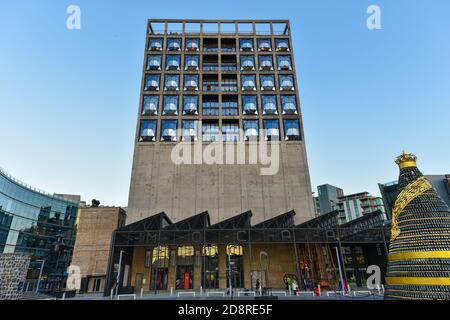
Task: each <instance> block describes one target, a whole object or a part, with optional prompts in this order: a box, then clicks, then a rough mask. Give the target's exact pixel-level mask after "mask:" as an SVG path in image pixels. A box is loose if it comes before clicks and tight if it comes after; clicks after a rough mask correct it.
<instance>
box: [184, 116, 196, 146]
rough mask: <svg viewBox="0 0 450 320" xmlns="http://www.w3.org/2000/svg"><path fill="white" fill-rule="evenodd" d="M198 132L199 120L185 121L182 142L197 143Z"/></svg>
mask: <svg viewBox="0 0 450 320" xmlns="http://www.w3.org/2000/svg"><path fill="white" fill-rule="evenodd" d="M197 130H198V121H197V120H183V130H182V140H183V141H197V139H198V134H197Z"/></svg>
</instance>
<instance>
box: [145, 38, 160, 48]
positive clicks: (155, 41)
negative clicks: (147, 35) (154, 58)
mask: <svg viewBox="0 0 450 320" xmlns="http://www.w3.org/2000/svg"><path fill="white" fill-rule="evenodd" d="M162 47H163V39H159V38H158V39H150V41H149V42H148V49H149V50H151V51H161V50H162Z"/></svg>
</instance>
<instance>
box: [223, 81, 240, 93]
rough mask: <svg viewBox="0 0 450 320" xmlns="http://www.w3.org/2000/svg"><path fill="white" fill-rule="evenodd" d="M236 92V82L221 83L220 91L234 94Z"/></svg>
mask: <svg viewBox="0 0 450 320" xmlns="http://www.w3.org/2000/svg"><path fill="white" fill-rule="evenodd" d="M237 90H238V87H237V82H236V81H222V91H225V92H235V91H237Z"/></svg>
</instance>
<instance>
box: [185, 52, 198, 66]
mask: <svg viewBox="0 0 450 320" xmlns="http://www.w3.org/2000/svg"><path fill="white" fill-rule="evenodd" d="M184 68H185V69H186V70H198V55H186V57H185V62H184Z"/></svg>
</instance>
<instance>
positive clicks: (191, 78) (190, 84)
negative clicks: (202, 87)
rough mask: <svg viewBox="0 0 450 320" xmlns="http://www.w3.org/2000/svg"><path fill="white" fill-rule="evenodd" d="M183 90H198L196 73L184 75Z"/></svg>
mask: <svg viewBox="0 0 450 320" xmlns="http://www.w3.org/2000/svg"><path fill="white" fill-rule="evenodd" d="M184 90H195V91H197V90H198V75H192V74H190V75H185V76H184Z"/></svg>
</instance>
